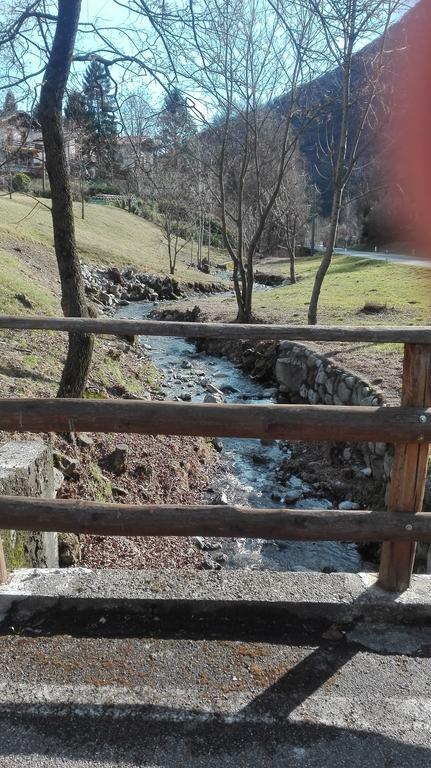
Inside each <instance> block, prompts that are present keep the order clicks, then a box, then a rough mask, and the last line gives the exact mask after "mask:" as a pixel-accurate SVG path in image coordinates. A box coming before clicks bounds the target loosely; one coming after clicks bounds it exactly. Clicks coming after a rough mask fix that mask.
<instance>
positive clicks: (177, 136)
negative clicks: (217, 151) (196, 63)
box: [159, 88, 196, 155]
mask: <svg viewBox="0 0 431 768" xmlns="http://www.w3.org/2000/svg"><path fill="white" fill-rule="evenodd" d="M195 133H196V126H195V124H194V120H193V117H192V115H191V114H190V110H189V108H188V106H187V101H186V99H185V98H184V97H183V96H182V95H181V91H179V90H178V88H173V89H172V90H171V91H170V92H169V93H168V94H167V96H166V98H165V103H164V107H163V110H162V112H161V114H160V118H159V142H160V145H161V148H162V151H163V153H166V154H171V155H172V153H179V152H181V151H185V150H186V149H187V144H188V142H189V141H190V139H191V138H192V137H193V136H194V134H195Z"/></svg>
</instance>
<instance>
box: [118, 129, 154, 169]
mask: <svg viewBox="0 0 431 768" xmlns="http://www.w3.org/2000/svg"><path fill="white" fill-rule="evenodd" d="M155 150H156V145H155V143H154V141H153V139H151V138H149V137H145V136H119V137H118V139H117V160H118V164H119V167H120V169H121V171H122V172H127V171H135V172H136V171H144V172H148V171H150V170H151V169H152V167H153V163H154V154H155Z"/></svg>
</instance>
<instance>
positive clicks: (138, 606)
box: [0, 568, 431, 626]
mask: <svg viewBox="0 0 431 768" xmlns="http://www.w3.org/2000/svg"><path fill="white" fill-rule="evenodd" d="M52 610H55V613H56V614H57V615H58V613H59V612H61V614H62V616H63V617H64V618H66V616H67V614H68V613H69V612H73V614H74V616H75V619H76V612H77V611H82V612H85V613H86V615H87V616H88V614H90V615H94V616H100V614H103V615H107V614H109V613H112V614H114V613H115V614H117V615H118V613H120V612H122V613H128V614H133V615H137V616H141V617H142V618H153V619H154V617H156V616H157V617H166V618H169V619H172V620H173V619H175V618H179V620H180V621H183V622H186V621H190V620H192V619H198V618H211V619H212V618H214V619H228V620H230V621H237V620H238V621H243V620H247V621H252V622H258V621H259V620H263V621H267V620H274V619H277V620H279V621H282V624H281V626H283V625H285V623H286V621H287V620H288V619H289V617H296V618H299V619H301V620H303V621H323V622H329V623H330V622H334V621H337V622H343V623H348V622H352V621H358V620H360V619H361V620H366V621H379V622H391V623H394V624H403V623H404V624H414V623H420V624H421V625H423V624H424V623H426V622H427V621H429V620H431V576H415V577H414V578H413V582H412V586H411V588H410V589H409V590H408V591H406V592H404V593H403V594H401V595H397V594H391V593H387V592H384V591H383V590H382V589H380V588H379V587H378V586H377V579H376V575H375V574H370V573H358V574H349V573H333V574H322V573H314V572H307V573H305V572H304V573H302V572H300V573H297V572H285V573H279V572H271V571H221V572H217V573H206V572H200V571H187V570H184V571H179V570H171V571H118V570H117V571H111V570H106V571H91V570H87V569H82V568H65V569H34V570H30V569H21V570H18V571H16V572H15V573H14V574H12V576H11V577H10V579H9V582H8V583H7V584H5V585H3V586H2V587H0V621H9V622H10V621H11V620H12V619H13V621H14V622H17V623H20V622H23V621H28V620H29V619H30V618H31V616H34V615H35V614H40V613H43V612H49V611H52Z"/></svg>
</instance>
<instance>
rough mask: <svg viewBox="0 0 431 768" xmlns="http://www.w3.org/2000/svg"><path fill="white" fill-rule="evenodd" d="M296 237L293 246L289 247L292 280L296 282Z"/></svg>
mask: <svg viewBox="0 0 431 768" xmlns="http://www.w3.org/2000/svg"><path fill="white" fill-rule="evenodd" d="M295 257H296V237H295V236H294V237H293V242H292V247H291V248H289V265H290V282H291V283H292V285H294V283H296V258H295Z"/></svg>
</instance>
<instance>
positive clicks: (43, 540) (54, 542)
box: [0, 440, 58, 570]
mask: <svg viewBox="0 0 431 768" xmlns="http://www.w3.org/2000/svg"><path fill="white" fill-rule="evenodd" d="M0 495H1V496H42V497H43V498H46V499H53V498H54V496H55V488H54V468H53V461H52V450H51V448H50V447H49V446H48V445H46V444H45V443H43V442H42V441H41V440H34V441H28V442H8V443H4V444H3V445H1V446H0ZM0 535H1V538H2V541H3V547H4V551H5V556H6V563H7V566H8V568H9V569H10V570H14V569H15V568H20V567H35V568H37V567H42V568H57V567H58V539H57V534H56V533H49V532H35V531H0Z"/></svg>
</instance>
